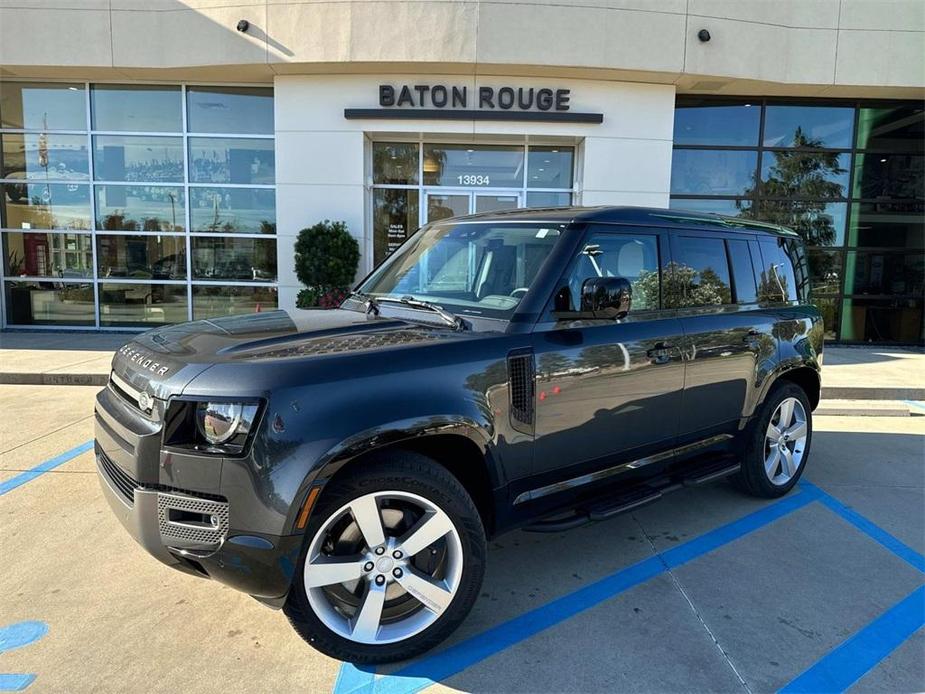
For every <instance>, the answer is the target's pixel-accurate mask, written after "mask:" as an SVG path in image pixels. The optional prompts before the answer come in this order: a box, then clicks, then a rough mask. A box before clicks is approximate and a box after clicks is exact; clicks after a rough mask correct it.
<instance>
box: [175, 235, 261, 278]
mask: <svg viewBox="0 0 925 694" xmlns="http://www.w3.org/2000/svg"><path fill="white" fill-rule="evenodd" d="M192 243H193V249H192V254H193V255H192V258H193V279H197V280H235V281H238V282H242V281H243V282H250V281H255V282H275V281H276V239H241V238H218V237H212V236H207V237H200V238H194V239H193V240H192Z"/></svg>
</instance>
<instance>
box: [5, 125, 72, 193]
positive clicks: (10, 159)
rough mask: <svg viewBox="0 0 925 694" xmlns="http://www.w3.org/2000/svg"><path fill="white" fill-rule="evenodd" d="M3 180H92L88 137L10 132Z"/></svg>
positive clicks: (7, 140)
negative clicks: (88, 154)
mask: <svg viewBox="0 0 925 694" xmlns="http://www.w3.org/2000/svg"><path fill="white" fill-rule="evenodd" d="M0 141H2V143H3V147H2V158H3V159H2V160H3V167H2V171H0V174H2V175H0V178H15V179H35V178H42V179H46V180H61V181H86V180H88V179H89V178H90V164H89V159H88V157H87V138H86V137H85V136H84V135H46V134H41V135H32V134H22V133H6V134H5V135H3V136H2V137H0Z"/></svg>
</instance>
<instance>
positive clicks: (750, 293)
mask: <svg viewBox="0 0 925 694" xmlns="http://www.w3.org/2000/svg"><path fill="white" fill-rule="evenodd" d="M726 250H727V251H729V261H730V263H729V264H730V265H731V266H732V281H733V284H734V286H735V295H736V303H737V304H753V303H755V302H756V301H758V286H757V285H756V284H755V272H754V270H753V268H752V256H751V253H750V252H749V250H748V241H742V240H740V239H727V240H726Z"/></svg>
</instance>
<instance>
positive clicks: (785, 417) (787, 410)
mask: <svg viewBox="0 0 925 694" xmlns="http://www.w3.org/2000/svg"><path fill="white" fill-rule="evenodd" d="M792 421H793V398H787V399H786V400H784V401H783V402H782V403H781V404H780V419H779V420H777V426H778V427H779V428H780V430H781V431H786V430H787V427H789V426H790V423H791V422H792Z"/></svg>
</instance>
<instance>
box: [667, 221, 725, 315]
mask: <svg viewBox="0 0 925 694" xmlns="http://www.w3.org/2000/svg"><path fill="white" fill-rule="evenodd" d="M674 249H675V253H674V256H675V257H674V262H673V263H672V264H671V267H670V271H669V273H668V278H667V280H668V281H667V282H666V299H667V305H668V306H670V307H672V308H689V307H694V306H722V305H723V304H731V303H732V283H731V282H730V279H729V260H728V259H727V257H726V244H725V243H724V242H723V239H716V238H702V237H698V236H680V237H678V238H677V239H676V242H675V245H674Z"/></svg>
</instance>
